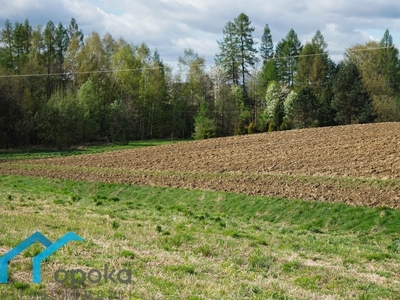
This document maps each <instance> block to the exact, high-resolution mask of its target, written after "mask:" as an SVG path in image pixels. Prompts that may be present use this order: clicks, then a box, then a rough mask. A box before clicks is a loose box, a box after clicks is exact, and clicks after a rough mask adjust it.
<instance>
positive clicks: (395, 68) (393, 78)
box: [379, 29, 400, 92]
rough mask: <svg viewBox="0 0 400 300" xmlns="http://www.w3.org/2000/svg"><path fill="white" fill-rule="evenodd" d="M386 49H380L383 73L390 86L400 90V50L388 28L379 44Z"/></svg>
mask: <svg viewBox="0 0 400 300" xmlns="http://www.w3.org/2000/svg"><path fill="white" fill-rule="evenodd" d="M379 45H380V46H381V47H384V49H381V51H380V57H379V63H380V66H381V68H382V73H383V75H384V77H385V79H386V82H387V84H388V86H389V87H390V88H392V89H393V90H394V91H395V92H399V91H400V83H399V82H400V61H399V50H398V49H397V48H396V47H395V46H394V44H393V38H392V36H391V35H390V33H389V30H388V29H386V31H385V33H384V35H383V37H382V40H381V42H380V44H379Z"/></svg>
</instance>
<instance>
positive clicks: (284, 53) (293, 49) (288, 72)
mask: <svg viewBox="0 0 400 300" xmlns="http://www.w3.org/2000/svg"><path fill="white" fill-rule="evenodd" d="M302 49H303V47H302V45H301V42H300V40H299V39H298V37H297V34H296V32H295V31H294V30H293V29H290V31H289V33H288V34H287V35H286V37H285V38H284V39H283V40H282V41H280V42H279V43H278V45H277V46H276V50H275V57H276V66H277V73H278V78H279V81H280V82H282V83H284V84H286V85H288V86H293V85H294V78H295V75H296V73H297V69H298V59H299V58H298V56H299V54H300V52H301V51H302Z"/></svg>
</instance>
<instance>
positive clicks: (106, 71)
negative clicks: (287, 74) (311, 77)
mask: <svg viewBox="0 0 400 300" xmlns="http://www.w3.org/2000/svg"><path fill="white" fill-rule="evenodd" d="M390 48H394V47H393V46H386V47H374V48H367V49H347V50H346V51H348V52H364V51H372V50H381V49H390ZM394 49H396V48H394ZM321 55H329V54H328V53H326V52H321V53H312V54H298V55H290V56H278V57H271V58H268V59H266V60H265V61H270V60H279V59H290V58H300V57H312V56H321ZM200 65H203V66H204V63H201V64H191V66H200ZM166 68H170V66H157V67H141V68H128V69H112V70H94V71H77V72H73V71H69V72H57V73H30V74H29V73H28V74H6V75H0V78H13V77H40V76H68V75H80V74H96V73H118V72H132V71H142V70H159V69H166Z"/></svg>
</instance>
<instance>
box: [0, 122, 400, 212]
mask: <svg viewBox="0 0 400 300" xmlns="http://www.w3.org/2000/svg"><path fill="white" fill-rule="evenodd" d="M399 150H400V123H380V124H365V125H351V126H338V127H327V128H315V129H305V130H292V131H284V132H273V133H263V134H254V135H245V136H235V137H228V138H219V139H211V140H203V141H193V142H187V143H177V144H171V145H163V146H156V147H148V148H141V149H132V150H122V151H112V152H107V153H101V154H93V155H80V156H70V157H65V158H48V159H36V160H20V161H13V160H9V161H2V162H0V173H2V174H19V175H28V176H39V177H49V178H68V179H74V180H89V181H104V182H115V183H130V184H143V185H158V186H176V187H188V188H200V189H210V190H223V191H229V192H238V193H247V194H260V195H266V196H274V197H286V198H291V199H296V198H301V199H309V200H322V201H329V202H345V203H348V204H354V205H369V206H389V207H393V208H400V156H399Z"/></svg>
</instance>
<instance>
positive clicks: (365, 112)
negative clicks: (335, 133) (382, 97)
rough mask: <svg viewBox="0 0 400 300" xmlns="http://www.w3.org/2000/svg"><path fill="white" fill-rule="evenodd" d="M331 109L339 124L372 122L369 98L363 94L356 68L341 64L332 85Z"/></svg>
mask: <svg viewBox="0 0 400 300" xmlns="http://www.w3.org/2000/svg"><path fill="white" fill-rule="evenodd" d="M333 92H334V95H335V96H334V98H333V100H332V108H334V109H335V110H336V112H337V113H336V118H335V121H336V122H338V123H339V124H354V123H356V124H357V123H368V122H372V121H373V120H374V115H373V108H372V102H371V98H370V96H369V95H368V94H367V93H366V92H365V89H364V86H363V84H362V78H361V75H360V72H359V71H358V69H357V66H356V65H355V64H353V63H351V62H347V63H346V62H341V63H340V64H339V66H338V73H337V75H336V77H335V81H334V83H333Z"/></svg>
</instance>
